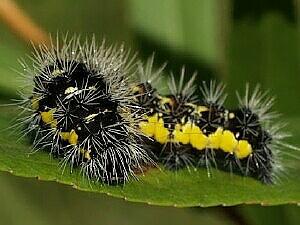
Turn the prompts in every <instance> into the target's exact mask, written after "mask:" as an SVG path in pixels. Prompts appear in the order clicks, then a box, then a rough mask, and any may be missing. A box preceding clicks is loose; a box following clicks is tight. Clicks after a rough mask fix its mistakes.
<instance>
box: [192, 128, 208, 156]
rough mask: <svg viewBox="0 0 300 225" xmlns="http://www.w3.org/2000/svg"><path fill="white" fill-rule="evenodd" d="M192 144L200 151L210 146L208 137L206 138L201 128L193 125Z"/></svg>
mask: <svg viewBox="0 0 300 225" xmlns="http://www.w3.org/2000/svg"><path fill="white" fill-rule="evenodd" d="M190 143H191V145H192V146H193V147H194V148H196V149H198V150H203V149H205V148H206V146H207V144H208V138H207V136H205V135H204V134H203V133H202V131H201V130H200V128H199V127H198V126H196V125H192V129H191V134H190Z"/></svg>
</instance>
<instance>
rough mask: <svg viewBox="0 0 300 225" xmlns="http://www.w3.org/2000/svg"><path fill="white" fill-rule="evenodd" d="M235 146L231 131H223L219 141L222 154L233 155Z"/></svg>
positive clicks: (235, 142) (236, 142)
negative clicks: (229, 153)
mask: <svg viewBox="0 0 300 225" xmlns="http://www.w3.org/2000/svg"><path fill="white" fill-rule="evenodd" d="M237 144H238V141H237V140H236V139H235V137H234V134H233V133H232V132H231V131H229V130H225V131H223V135H222V137H221V141H220V149H222V150H223V151H224V152H231V153H233V152H234V149H235V148H236V146H237Z"/></svg>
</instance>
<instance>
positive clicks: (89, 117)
mask: <svg viewBox="0 0 300 225" xmlns="http://www.w3.org/2000/svg"><path fill="white" fill-rule="evenodd" d="M98 115H99V114H98V113H94V114H90V115H88V116H87V117H85V118H84V120H85V121H86V122H87V123H89V122H91V121H92V120H93V119H94V118H95V117H96V116H98Z"/></svg>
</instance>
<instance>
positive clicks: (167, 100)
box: [159, 96, 172, 105]
mask: <svg viewBox="0 0 300 225" xmlns="http://www.w3.org/2000/svg"><path fill="white" fill-rule="evenodd" d="M159 99H160V104H161V105H164V104H171V102H172V99H171V98H167V97H162V96H159Z"/></svg>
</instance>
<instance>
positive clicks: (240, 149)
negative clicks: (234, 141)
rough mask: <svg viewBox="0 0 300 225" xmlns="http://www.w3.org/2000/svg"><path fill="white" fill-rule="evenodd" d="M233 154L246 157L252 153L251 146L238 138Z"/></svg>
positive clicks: (240, 157)
mask: <svg viewBox="0 0 300 225" xmlns="http://www.w3.org/2000/svg"><path fill="white" fill-rule="evenodd" d="M234 153H235V155H236V157H238V158H239V159H243V158H246V157H247V156H249V155H250V154H251V153H252V147H251V145H250V144H249V143H248V141H246V140H240V141H239V143H238V145H237V147H236V149H235V152H234Z"/></svg>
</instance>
